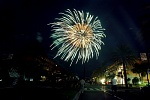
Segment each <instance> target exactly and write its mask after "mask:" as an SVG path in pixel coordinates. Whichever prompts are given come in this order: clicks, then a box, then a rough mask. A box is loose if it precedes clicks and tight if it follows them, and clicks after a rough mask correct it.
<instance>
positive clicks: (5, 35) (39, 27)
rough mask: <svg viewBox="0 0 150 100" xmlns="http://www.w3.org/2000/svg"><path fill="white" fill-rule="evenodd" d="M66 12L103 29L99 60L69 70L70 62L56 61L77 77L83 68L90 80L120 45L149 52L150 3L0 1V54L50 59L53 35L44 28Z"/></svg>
mask: <svg viewBox="0 0 150 100" xmlns="http://www.w3.org/2000/svg"><path fill="white" fill-rule="evenodd" d="M66 9H76V10H83V11H84V12H89V13H90V14H92V15H94V16H95V17H96V16H98V17H99V19H100V21H101V24H102V26H103V28H105V29H106V30H105V31H104V32H105V34H106V36H107V37H106V38H103V39H102V41H104V43H105V45H102V50H101V51H100V56H99V59H98V60H96V59H95V58H93V59H91V60H90V61H89V62H88V63H85V64H83V65H82V64H81V63H80V62H79V64H73V65H72V66H71V67H69V63H70V62H64V61H62V60H60V59H59V57H58V58H56V59H55V60H56V62H57V63H58V64H60V65H61V66H62V67H65V68H67V69H69V70H70V71H72V72H74V73H76V74H77V75H79V76H81V75H83V67H85V68H86V76H90V75H91V72H92V71H93V70H95V69H96V68H98V67H100V66H101V65H102V64H103V62H105V60H106V59H107V58H109V55H110V52H111V50H113V48H114V47H116V45H118V44H119V43H125V44H128V45H129V46H131V47H132V48H133V49H134V50H135V51H136V52H145V50H146V49H147V48H149V45H148V44H149V43H150V42H149V39H148V33H149V32H150V30H149V29H150V28H148V27H149V26H150V0H0V33H1V36H0V53H1V54H3V53H21V52H23V53H25V52H30V53H31V54H32V53H35V54H47V55H48V56H49V58H53V57H54V56H55V54H56V52H57V51H56V49H55V50H53V51H51V50H50V47H49V46H50V44H51V43H52V39H51V38H49V37H50V35H51V34H52V31H51V27H50V26H48V25H47V24H48V23H51V22H54V21H55V20H54V19H55V18H58V17H60V15H59V14H58V13H60V12H64V11H65V10H66Z"/></svg>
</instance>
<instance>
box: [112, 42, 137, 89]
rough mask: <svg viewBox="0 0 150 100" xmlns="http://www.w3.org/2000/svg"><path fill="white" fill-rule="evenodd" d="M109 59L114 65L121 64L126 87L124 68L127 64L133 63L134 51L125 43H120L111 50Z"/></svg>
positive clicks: (134, 59) (134, 58)
mask: <svg viewBox="0 0 150 100" xmlns="http://www.w3.org/2000/svg"><path fill="white" fill-rule="evenodd" d="M111 60H112V61H113V63H115V64H116V65H123V72H124V73H123V74H124V80H125V86H126V88H128V84H127V73H126V68H127V66H128V65H133V64H134V63H135V61H136V55H135V53H134V52H133V51H132V49H131V48H129V47H128V46H127V45H124V44H121V45H119V46H118V47H117V48H116V49H115V51H113V52H112V57H111Z"/></svg>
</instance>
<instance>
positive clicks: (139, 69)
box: [132, 61, 149, 82]
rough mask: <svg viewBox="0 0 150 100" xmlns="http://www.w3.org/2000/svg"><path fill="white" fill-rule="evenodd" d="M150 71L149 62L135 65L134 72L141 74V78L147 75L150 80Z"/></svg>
mask: <svg viewBox="0 0 150 100" xmlns="http://www.w3.org/2000/svg"><path fill="white" fill-rule="evenodd" d="M148 69H149V63H148V61H142V62H140V63H135V64H134V65H133V69H132V72H133V73H138V74H141V77H144V76H145V75H146V74H147V80H148V73H147V70H148ZM148 82H149V80H148Z"/></svg>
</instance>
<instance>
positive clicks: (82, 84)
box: [80, 79, 85, 93]
mask: <svg viewBox="0 0 150 100" xmlns="http://www.w3.org/2000/svg"><path fill="white" fill-rule="evenodd" d="M80 84H81V93H83V92H84V86H85V80H84V79H81V80H80Z"/></svg>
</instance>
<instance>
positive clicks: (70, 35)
mask: <svg viewBox="0 0 150 100" xmlns="http://www.w3.org/2000/svg"><path fill="white" fill-rule="evenodd" d="M59 14H61V15H62V17H61V18H56V22H54V23H49V24H48V25H51V27H52V28H53V29H52V31H53V32H54V33H53V34H52V35H51V38H53V39H54V41H53V43H52V45H51V47H52V48H51V49H54V48H55V47H59V49H58V52H57V54H56V56H55V57H54V58H56V57H58V56H61V59H63V60H64V61H69V60H71V64H72V62H74V61H75V62H76V63H77V62H78V61H79V60H81V61H82V64H83V63H85V62H88V61H89V59H91V58H93V57H94V56H96V58H98V56H99V51H100V50H101V45H102V44H103V45H104V42H103V41H102V40H101V39H102V38H104V37H106V35H105V34H104V32H103V31H104V30H105V29H104V28H102V26H101V22H100V20H99V19H98V17H95V18H94V16H93V15H90V14H89V13H88V12H87V13H84V12H83V11H77V10H75V9H74V10H73V11H71V10H70V9H67V10H66V11H65V13H59ZM71 64H70V65H71Z"/></svg>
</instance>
